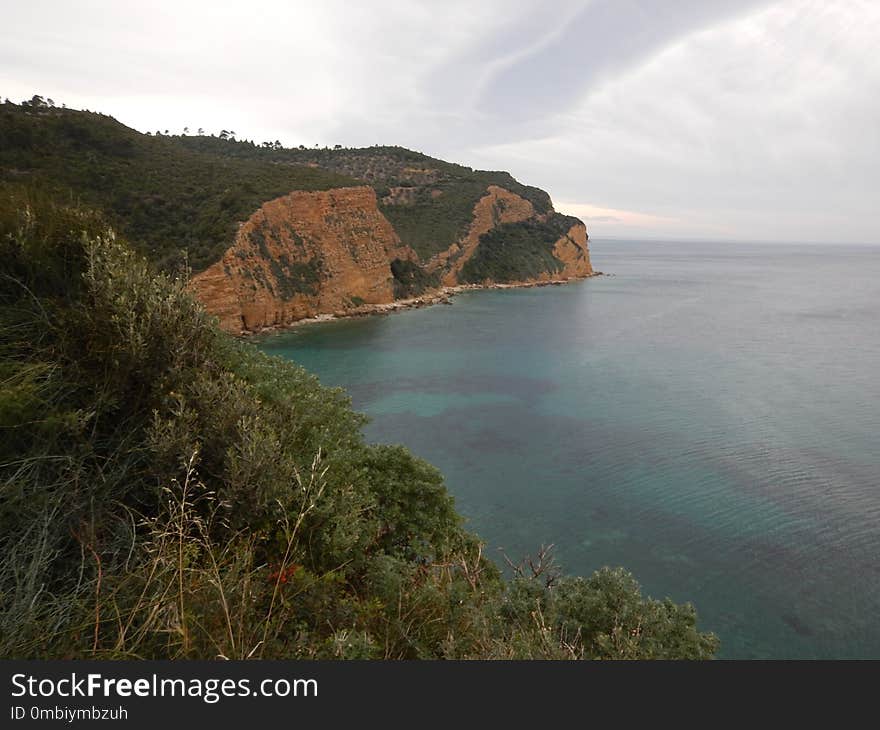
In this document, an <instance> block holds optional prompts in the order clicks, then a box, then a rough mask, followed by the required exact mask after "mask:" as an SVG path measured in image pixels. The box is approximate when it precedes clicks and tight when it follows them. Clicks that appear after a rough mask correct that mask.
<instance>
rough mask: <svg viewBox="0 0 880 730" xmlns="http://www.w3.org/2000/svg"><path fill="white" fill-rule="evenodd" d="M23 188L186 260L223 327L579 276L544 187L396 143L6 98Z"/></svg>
mask: <svg viewBox="0 0 880 730" xmlns="http://www.w3.org/2000/svg"><path fill="white" fill-rule="evenodd" d="M21 182H27V183H28V184H29V185H34V186H37V187H41V186H42V188H43V189H45V190H46V191H47V192H49V193H52V194H58V195H61V196H68V197H70V196H71V195H75V197H76V199H78V200H82V201H84V202H86V203H88V204H89V205H91V206H92V207H94V208H98V209H100V210H101V211H102V212H103V213H104V214H106V216H107V217H108V219H109V220H110V221H111V222H112V223H114V224H115V225H116V226H117V228H118V229H119V231H120V232H121V233H122V234H123V235H124V236H125V237H126V238H127V239H128V240H129V241H131V243H132V244H133V245H134V246H135V247H136V249H137V250H138V251H139V252H140V253H142V254H143V255H144V256H146V257H147V258H148V259H149V260H150V261H151V262H152V264H153V265H154V266H155V267H156V268H157V269H159V270H163V271H167V272H176V271H179V270H180V268H181V265H182V264H183V263H184V261H185V262H186V264H187V265H188V266H190V267H191V268H192V270H193V271H195V272H196V276H195V277H194V279H193V281H192V285H191V287H192V291H193V292H194V293H195V294H196V296H198V298H199V299H201V300H202V301H203V302H204V304H205V306H206V307H207V308H208V310H209V311H210V312H212V313H213V314H216V315H217V316H218V317H219V318H220V321H221V324H222V326H223V328H224V329H226V330H228V331H230V332H236V333H238V332H249V331H256V330H260V329H263V328H265V327H271V326H283V325H286V324H289V323H292V322H294V321H296V320H299V319H303V318H307V317H313V316H316V315H322V314H334V315H345V314H354V313H362V312H367V311H370V310H371V308H372V309H374V310H375V309H376V308H385V307H388V306H389V305H394V306H399V304H397V303H400V302H406V301H409V300H416V301H420V300H422V301H424V300H425V299H428V298H431V299H436V298H438V297H442V296H444V292H445V291H447V290H448V289H449V288H450V287H457V286H462V285H468V286H487V285H496V284H498V285H500V284H533V283H542V282H548V281H564V280H567V279H571V278H578V277H585V276H589V275H591V274H592V268H591V266H590V257H589V249H588V244H587V233H586V229H585V228H584V225H583V223H582V222H581V221H579V220H577V219H576V218H571V217H568V216H564V215H561V214H559V213H557V212H556V211H555V210H554V209H553V205H552V202H551V200H550V196H549V195H548V194H547V193H546V192H544V191H543V190H540V189H538V188H535V187H532V186H529V185H524V184H522V183H520V182H519V181H517V180H516V179H514V178H513V177H512V176H511V175H510V174H509V173H506V172H502V171H491V170H474V169H471V168H470V167H466V166H463V165H457V164H454V163H451V162H446V161H444V160H439V159H436V158H433V157H429V156H428V155H424V154H422V153H419V152H414V151H412V150H407V149H404V148H402V147H369V148H362V149H344V148H339V149H336V148H334V149H326V148H325V149H323V150H321V149H311V150H310V149H305V148H302V149H279V148H277V147H276V146H274V145H268V146H267V145H262V146H258V145H255V144H254V143H253V142H243V141H236V140H233V139H220V138H215V137H207V136H175V135H159V134H157V135H144V134H140V133H139V132H137V131H135V130H133V129H130V128H128V127H125V126H124V125H122V124H120V123H119V122H117V121H116V120H115V119H113V118H111V117H107V116H104V115H101V114H95V113H91V112H83V111H77V110H72V109H58V108H56V107H52V106H49V105H47V104H45V103H41V104H35V103H28V104H21V105H17V104H11V103H6V104H3V105H0V185H2V184H19V183H21ZM184 252H185V258H184V255H183V253H184Z"/></svg>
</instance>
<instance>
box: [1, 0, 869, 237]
mask: <svg viewBox="0 0 880 730" xmlns="http://www.w3.org/2000/svg"><path fill="white" fill-rule="evenodd" d="M4 21H5V26H6V27H7V28H8V29H9V30H10V32H8V33H7V34H6V37H5V38H4V43H3V44H2V45H0V93H2V94H4V95H7V96H10V97H12V98H18V99H20V98H25V97H29V96H30V95H32V94H33V93H40V94H44V95H46V96H51V97H52V98H54V99H55V100H56V101H64V102H66V103H67V104H68V105H69V106H80V107H87V108H90V109H97V110H100V111H104V112H107V113H110V114H113V115H114V116H116V117H117V118H119V119H120V120H121V121H123V122H125V123H127V124H130V125H132V126H134V127H136V128H138V129H141V130H144V131H146V130H155V129H163V130H164V129H166V128H167V129H174V130H178V131H179V130H180V129H182V128H183V127H184V126H188V127H190V128H191V129H195V128H197V127H199V126H201V127H205V128H206V129H209V130H214V131H218V130H219V129H221V128H227V129H229V128H232V129H235V130H236V131H237V132H238V133H239V136H244V137H246V138H254V139H256V140H257V141H262V140H263V139H273V140H274V139H276V138H277V139H281V140H282V141H283V142H284V143H286V144H300V143H303V144H308V145H311V144H314V143H320V144H334V143H342V144H353V145H369V144H373V143H377V142H379V143H396V144H402V145H405V146H408V147H412V148H415V149H420V150H423V151H425V152H428V153H430V154H434V155H437V156H441V157H446V158H450V159H454V160H456V161H460V162H463V163H465V164H469V165H473V166H482V167H489V168H492V169H509V170H511V171H512V172H513V173H514V174H515V175H516V176H517V177H519V178H520V179H522V180H524V181H526V182H528V183H530V184H535V185H539V186H541V187H543V188H545V189H547V190H548V191H549V192H550V193H551V194H552V195H553V196H554V198H555V199H557V200H567V201H576V202H574V203H572V205H573V206H582V209H583V210H594V212H593V213H592V214H591V215H592V218H593V220H592V221H590V222H591V224H592V226H593V227H594V228H595V227H597V226H599V227H602V226H607V227H615V229H616V230H620V231H630V232H632V233H633V235H640V234H642V233H643V232H651V231H653V232H656V233H658V234H661V235H673V236H674V235H689V236H695V235H705V236H722V237H742V238H755V239H759V238H760V239H768V238H786V239H798V238H811V239H822V240H831V239H835V238H837V239H840V240H874V241H880V218H878V216H876V214H875V213H874V210H873V209H874V201H873V199H872V193H873V190H874V188H875V187H876V185H875V177H876V171H877V169H878V168H880V134H878V130H880V124H878V122H880V95H878V94H877V89H878V88H880V60H878V58H880V57H878V56H877V54H876V53H875V46H876V38H877V37H880V6H878V5H877V3H875V2H871V1H870V0H825V1H823V2H818V1H815V0H776V1H775V2H770V1H769V0H768V1H761V0H748V1H746V0H713V1H707V0H666V1H665V2H663V3H659V2H648V1H647V0H592V1H587V0H559V2H555V3H553V9H552V12H550V11H549V10H548V5H547V4H546V3H544V2H538V1H537V0H507V1H502V0H484V1H483V2H481V3H473V2H471V1H470V0H448V1H447V2H444V3H442V4H439V3H434V2H428V1H427V0H422V1H421V2H419V1H416V0H408V1H406V2H404V1H403V0H399V1H396V0H375V2H371V3H350V2H343V0H325V1H324V2H322V3H320V4H319V3H309V2H287V1H282V0H272V1H266V0H264V1H262V2H259V1H258V2H252V3H247V4H241V3H231V2H210V3H209V2H203V1H199V2H187V3H180V2H171V1H170V0H155V2H152V3H142V4H139V5H135V4H131V3H119V2H111V1H110V0H85V1H84V2H80V3H69V2H61V1H55V2H53V1H51V0H31V1H30V2H28V3H16V4H11V5H10V6H9V7H8V8H4ZM583 206H586V207H583ZM572 209H574V208H572ZM597 210H604V211H609V210H610V211H621V212H620V213H618V212H605V213H602V212H595V211H597ZM584 215H587V213H585V214H584ZM640 216H641V217H640ZM612 218H616V219H618V220H611V219H612Z"/></svg>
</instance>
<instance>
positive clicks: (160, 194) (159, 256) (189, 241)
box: [0, 104, 359, 271]
mask: <svg viewBox="0 0 880 730" xmlns="http://www.w3.org/2000/svg"><path fill="white" fill-rule="evenodd" d="M188 139H190V138H181V137H168V136H150V135H143V134H140V133H139V132H136V131H135V130H133V129H129V128H128V127H125V126H123V125H122V124H120V123H119V122H117V121H116V120H115V119H113V118H111V117H108V116H104V115H101V114H94V113H90V112H82V111H75V110H72V109H58V108H56V107H49V106H47V105H34V104H28V105H16V104H3V105H2V106H0V181H4V180H5V181H7V182H18V183H21V182H32V183H41V184H43V185H48V186H50V187H51V188H52V189H53V190H54V191H56V192H57V193H60V194H62V195H68V196H71V197H73V196H75V197H76V198H77V199H80V200H81V201H82V202H84V203H87V204H89V205H91V206H93V207H95V208H98V209H100V210H102V211H103V212H104V213H105V214H106V215H107V216H108V218H109V220H110V221H111V222H112V223H113V225H114V226H115V227H116V228H117V230H119V231H120V232H122V233H124V234H125V235H126V236H127V237H128V238H129V239H130V240H131V241H132V244H133V245H134V246H135V247H136V248H137V250H138V251H140V252H141V253H142V254H144V255H146V256H148V257H149V258H150V260H151V261H153V262H155V263H156V264H157V265H158V266H159V267H160V268H161V269H163V270H167V271H170V270H173V269H174V268H175V267H177V266H179V265H180V263H181V261H182V258H183V257H182V255H181V250H183V249H185V250H186V251H187V254H188V263H189V265H190V266H191V267H192V268H193V269H194V270H196V271H198V270H201V269H203V268H206V267H208V266H209V265H210V264H212V263H214V262H215V261H217V260H218V259H219V258H220V256H221V255H222V254H223V252H224V251H225V250H226V249H227V248H228V247H229V246H230V244H231V243H232V239H233V236H234V234H235V229H236V224H237V223H238V222H239V221H243V220H246V219H247V218H248V217H249V216H250V215H251V213H253V212H254V210H256V209H257V208H258V207H259V206H260V205H261V204H262V203H264V202H265V201H267V200H271V199H273V198H277V197H279V196H281V195H285V194H287V193H289V192H290V191H291V190H327V189H329V188H333V187H340V186H344V185H354V184H359V183H358V181H356V180H353V179H352V178H351V177H348V176H346V175H341V174H338V173H334V172H330V171H327V170H322V169H318V168H314V167H301V166H297V165H291V164H277V163H273V162H272V161H271V160H269V159H268V158H266V157H260V156H259V154H255V155H251V156H244V155H242V156H230V155H218V154H216V153H214V152H211V151H210V145H208V144H207V143H206V144H205V145H203V147H204V148H205V149H200V148H199V146H198V145H193V144H186V143H184V140H188ZM205 140H211V142H212V143H213V144H215V145H222V146H231V147H233V148H235V147H237V146H238V145H239V144H241V145H244V146H246V147H249V146H248V145H247V144H246V143H236V142H233V141H230V140H221V139H215V138H211V137H208V138H205ZM255 149H256V148H255Z"/></svg>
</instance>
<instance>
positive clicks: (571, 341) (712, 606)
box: [259, 241, 880, 658]
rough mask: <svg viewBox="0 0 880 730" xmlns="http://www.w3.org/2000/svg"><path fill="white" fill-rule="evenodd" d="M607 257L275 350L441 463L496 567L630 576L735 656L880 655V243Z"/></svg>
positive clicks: (387, 434)
mask: <svg viewBox="0 0 880 730" xmlns="http://www.w3.org/2000/svg"><path fill="white" fill-rule="evenodd" d="M591 247H592V251H593V262H594V265H595V266H596V267H597V268H598V269H601V270H603V271H606V272H609V273H612V274H613V276H609V277H601V278H596V279H591V280H588V281H584V282H579V283H575V284H570V285H567V286H563V287H544V288H538V289H519V290H499V291H482V292H469V293H465V294H461V295H459V296H457V297H456V298H455V299H454V302H455V303H454V305H453V306H451V307H447V306H435V307H431V308H428V309H421V310H410V311H407V312H403V313H400V314H395V315H392V316H388V317H372V318H367V319H359V320H347V321H338V322H330V323H325V324H316V325H310V326H308V327H303V328H300V329H297V330H294V331H292V332H289V333H284V334H279V335H274V336H271V337H267V338H264V339H262V340H260V341H259V344H260V346H261V347H262V348H263V349H264V350H266V351H267V352H271V353H274V354H279V355H283V356H285V357H288V358H290V359H293V360H296V361H297V362H299V363H301V364H302V365H304V366H305V367H306V368H308V369H309V370H311V371H313V372H315V373H317V374H318V375H319V376H320V377H321V379H322V381H323V382H324V383H325V384H328V385H341V386H344V387H345V388H347V389H348V391H349V392H350V393H351V395H352V398H353V400H354V404H355V407H356V408H358V409H360V410H363V411H365V412H366V413H368V414H369V415H370V416H371V417H372V422H371V424H370V425H369V426H368V427H367V429H366V435H367V437H368V439H369V440H371V441H382V442H399V443H403V444H406V445H407V446H409V447H410V448H411V449H412V450H413V451H415V452H416V453H418V454H419V455H420V456H423V457H424V458H426V459H428V460H429V461H431V462H432V463H434V464H436V465H437V466H438V467H439V468H440V469H441V470H442V471H443V472H444V474H445V475H446V478H447V483H448V485H449V489H450V490H451V492H452V493H453V494H454V495H455V497H456V502H457V504H458V507H459V509H460V511H462V512H463V513H464V514H465V515H466V516H467V517H468V518H469V521H470V527H471V528H472V529H473V530H475V531H476V532H478V533H479V534H480V535H481V536H482V537H483V538H484V539H486V540H487V541H488V544H489V548H490V550H489V552H490V553H492V552H494V551H497V549H499V548H503V549H504V551H505V552H506V553H507V554H508V555H511V556H521V555H523V554H526V553H534V552H535V551H536V549H537V548H538V547H539V546H540V545H541V544H542V543H554V544H555V545H556V552H557V555H558V558H559V560H560V561H561V563H562V565H563V567H564V568H565V569H566V570H567V571H568V572H576V573H588V572H590V571H592V570H594V569H595V568H597V567H599V566H602V565H623V566H625V567H627V568H628V569H630V570H632V571H633V572H634V573H635V574H636V577H637V578H638V579H639V580H640V582H641V583H642V585H643V586H644V588H645V591H646V592H647V593H649V594H651V595H653V596H655V597H664V596H670V597H671V598H673V599H674V600H676V601H684V600H691V601H693V602H694V603H695V604H696V606H697V608H698V611H699V615H700V622H701V626H702V627H703V628H705V629H711V630H713V631H715V632H716V633H718V634H719V636H720V637H721V639H722V656H725V657H778V658H787V657H874V658H880V627H878V624H877V622H876V616H877V615H878V613H880V438H878V433H880V248H874V247H848V246H787V245H775V244H774V245H770V244H767V245H759V244H751V245H742V244H696V243H688V244H684V243H675V244H673V243H636V242H620V241H616V242H611V241H595V242H591Z"/></svg>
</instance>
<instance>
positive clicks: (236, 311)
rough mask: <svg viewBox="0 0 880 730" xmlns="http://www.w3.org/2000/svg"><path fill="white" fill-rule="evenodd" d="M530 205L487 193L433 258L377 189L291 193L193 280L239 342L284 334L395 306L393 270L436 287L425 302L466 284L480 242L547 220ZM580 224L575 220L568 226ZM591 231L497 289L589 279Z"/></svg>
mask: <svg viewBox="0 0 880 730" xmlns="http://www.w3.org/2000/svg"><path fill="white" fill-rule="evenodd" d="M548 215H550V214H544V215H539V214H537V213H536V211H535V210H534V208H533V206H532V204H531V203H530V202H529V201H528V200H525V199H524V198H522V197H520V196H519V195H517V194H515V193H512V192H510V191H508V190H506V189H504V188H502V187H499V186H497V185H489V186H488V188H487V190H486V193H485V194H484V195H483V197H482V198H480V200H479V201H478V202H477V204H476V205H475V206H474V210H473V218H472V221H471V223H470V225H469V227H468V230H467V233H466V234H465V235H464V236H463V237H462V238H461V239H460V240H459V241H458V242H456V243H454V244H452V245H451V246H450V247H449V248H448V249H447V250H446V251H443V252H441V253H439V254H437V255H435V256H433V257H432V258H431V259H430V260H428V261H425V262H419V259H418V256H417V254H416V253H415V252H414V251H413V250H412V249H411V248H410V247H409V246H406V245H404V244H402V243H401V241H400V238H399V237H398V235H397V233H396V232H395V230H394V228H393V226H392V225H391V223H390V222H389V221H388V219H387V218H385V216H384V215H383V214H382V212H381V211H380V210H379V207H378V204H377V198H376V193H375V191H374V189H373V188H372V187H369V186H366V185H365V186H359V187H348V188H335V189H331V190H328V191H323V192H306V191H294V192H292V193H290V194H288V195H285V196H282V197H280V198H276V199H275V200H271V201H268V202H266V203H264V204H263V205H262V206H261V207H260V208H259V209H258V210H257V211H256V212H254V213H253V214H252V215H251V216H250V218H249V219H248V220H247V221H245V222H244V223H242V224H241V225H240V227H239V229H238V232H237V234H236V236H235V239H234V241H233V243H232V245H231V246H230V248H229V249H227V251H226V252H225V253H224V254H223V256H222V258H221V259H220V260H219V261H217V262H216V263H215V264H213V265H212V266H210V267H209V268H208V269H206V270H204V271H202V272H201V273H199V274H197V275H196V276H194V277H193V279H192V281H191V283H190V287H191V290H192V291H193V293H194V294H195V295H196V297H197V298H198V299H199V300H200V301H201V302H202V303H203V304H204V306H205V307H206V309H207V310H208V311H209V312H210V313H211V314H214V315H216V316H217V317H218V318H219V321H220V326H221V327H222V328H223V329H224V330H226V331H228V332H232V333H235V334H241V333H248V332H257V331H259V330H261V329H265V328H269V327H283V326H285V325H289V324H292V323H293V322H296V321H297V320H301V319H305V318H310V317H315V316H318V315H335V316H345V315H348V314H354V313H361V312H365V311H370V309H371V308H379V307H380V305H387V304H391V303H392V302H394V301H395V298H396V295H397V297H400V296H401V294H400V290H398V289H396V287H395V278H394V274H393V267H392V264H393V263H394V264H395V266H397V267H400V266H401V262H403V264H404V265H405V266H406V267H408V268H409V269H410V270H412V269H418V270H420V271H422V272H424V274H423V275H424V276H425V277H427V279H428V280H429V281H430V282H431V284H430V286H429V287H427V289H426V291H425V292H424V294H425V295H426V296H430V295H431V294H435V295H436V294H437V293H438V292H440V291H442V289H441V287H455V286H457V285H459V284H461V283H462V279H461V278H460V276H461V273H462V268H463V267H464V265H465V264H466V263H467V261H468V260H469V259H471V258H472V257H473V256H474V254H475V253H476V252H477V250H478V248H479V247H480V245H481V237H483V236H484V235H485V234H487V233H489V232H490V231H492V230H494V229H496V228H497V227H498V226H499V225H502V224H510V223H520V222H523V221H526V222H528V221H532V220H534V221H544V220H546V219H547V218H548ZM568 220H571V221H575V220H576V219H568ZM587 241H588V236H587V231H586V228H585V226H584V225H583V223H581V222H580V221H576V222H573V223H572V225H571V226H570V228H569V229H568V230H567V232H565V233H563V234H561V235H560V236H559V238H558V240H556V241H555V243H554V244H553V246H552V256H553V258H554V259H555V260H556V265H555V266H554V267H553V268H554V269H555V270H553V271H550V270H548V271H545V272H541V273H539V274H538V275H536V276H530V277H528V278H527V279H523V280H516V281H505V282H493V281H490V280H486V281H483V282H480V283H481V284H483V285H490V284H493V283H507V284H533V283H541V282H548V281H565V280H569V279H576V278H584V277H587V276H591V275H592V274H593V269H592V266H591V265H590V255H589V248H588V243H587Z"/></svg>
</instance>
